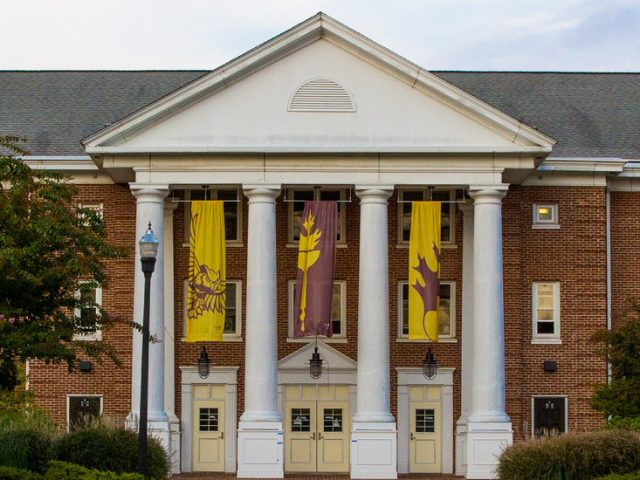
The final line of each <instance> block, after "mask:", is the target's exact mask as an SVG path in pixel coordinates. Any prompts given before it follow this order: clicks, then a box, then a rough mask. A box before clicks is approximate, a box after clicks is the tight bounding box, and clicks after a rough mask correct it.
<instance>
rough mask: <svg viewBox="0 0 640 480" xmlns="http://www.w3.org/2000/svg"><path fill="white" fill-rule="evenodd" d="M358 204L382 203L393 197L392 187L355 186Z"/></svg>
mask: <svg viewBox="0 0 640 480" xmlns="http://www.w3.org/2000/svg"><path fill="white" fill-rule="evenodd" d="M355 190H356V195H357V196H358V198H359V199H360V203H384V204H385V205H386V203H387V200H388V199H389V197H391V195H393V185H356V188H355Z"/></svg>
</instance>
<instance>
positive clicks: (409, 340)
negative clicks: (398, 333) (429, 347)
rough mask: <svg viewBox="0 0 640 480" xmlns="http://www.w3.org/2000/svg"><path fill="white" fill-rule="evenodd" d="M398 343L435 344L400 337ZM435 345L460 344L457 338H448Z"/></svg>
mask: <svg viewBox="0 0 640 480" xmlns="http://www.w3.org/2000/svg"><path fill="white" fill-rule="evenodd" d="M396 342H397V343H409V342H411V343H434V342H432V341H431V340H427V339H424V340H423V339H420V340H411V339H410V338H409V337H398V338H396ZM435 343H458V339H457V338H455V337H446V338H440V339H439V340H438V341H437V342H435Z"/></svg>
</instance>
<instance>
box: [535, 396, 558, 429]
mask: <svg viewBox="0 0 640 480" xmlns="http://www.w3.org/2000/svg"><path fill="white" fill-rule="evenodd" d="M533 412H534V413H533V421H534V425H533V433H534V435H535V436H536V437H542V436H552V435H558V434H560V433H564V432H566V425H565V398H563V397H540V398H534V399H533Z"/></svg>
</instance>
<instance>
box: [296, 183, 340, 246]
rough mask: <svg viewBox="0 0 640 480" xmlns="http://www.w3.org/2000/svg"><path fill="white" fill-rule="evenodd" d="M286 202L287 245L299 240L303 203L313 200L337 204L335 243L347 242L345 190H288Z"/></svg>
mask: <svg viewBox="0 0 640 480" xmlns="http://www.w3.org/2000/svg"><path fill="white" fill-rule="evenodd" d="M286 198H287V202H288V204H289V229H288V230H289V243H297V242H298V240H299V239H300V228H301V226H302V212H303V211H304V202H305V201H313V200H335V201H337V202H338V226H337V229H336V230H337V233H336V241H337V242H338V243H339V244H344V243H346V242H347V239H346V233H345V231H346V218H345V217H346V214H345V205H346V203H345V201H346V198H347V190H345V189H339V188H326V189H325V188H323V189H313V188H289V189H287V197H286Z"/></svg>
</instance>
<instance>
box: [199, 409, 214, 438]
mask: <svg viewBox="0 0 640 480" xmlns="http://www.w3.org/2000/svg"><path fill="white" fill-rule="evenodd" d="M200 431H201V432H217V431H218V409H217V408H201V409H200Z"/></svg>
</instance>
